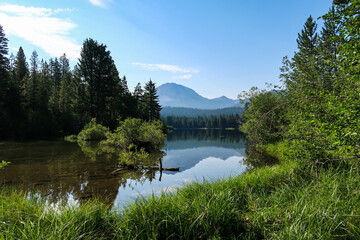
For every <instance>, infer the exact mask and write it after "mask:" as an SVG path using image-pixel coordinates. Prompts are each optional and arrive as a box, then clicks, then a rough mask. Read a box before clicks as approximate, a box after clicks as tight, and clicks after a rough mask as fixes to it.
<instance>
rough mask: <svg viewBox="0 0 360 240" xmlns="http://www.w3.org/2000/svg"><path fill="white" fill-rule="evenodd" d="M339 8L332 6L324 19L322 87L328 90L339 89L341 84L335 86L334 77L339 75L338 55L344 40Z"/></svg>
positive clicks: (321, 36)
mask: <svg viewBox="0 0 360 240" xmlns="http://www.w3.org/2000/svg"><path fill="white" fill-rule="evenodd" d="M337 15H338V13H337V8H335V7H332V8H331V9H330V10H329V12H328V14H326V15H325V16H324V17H323V19H324V26H323V28H322V31H321V34H320V38H319V39H320V42H319V66H320V70H321V71H322V74H321V84H322V89H323V90H325V91H328V92H332V91H337V90H338V89H340V88H341V86H335V81H334V79H335V78H336V77H337V75H338V70H339V67H338V66H337V57H338V54H339V46H340V44H341V43H342V42H343V41H344V40H343V39H342V37H341V35H340V26H341V25H340V23H339V21H338V20H337V18H338V17H337Z"/></svg>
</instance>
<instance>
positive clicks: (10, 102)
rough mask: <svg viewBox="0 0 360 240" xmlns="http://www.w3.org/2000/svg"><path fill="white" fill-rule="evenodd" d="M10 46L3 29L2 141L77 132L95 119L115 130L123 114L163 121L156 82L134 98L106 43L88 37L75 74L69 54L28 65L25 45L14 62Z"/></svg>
mask: <svg viewBox="0 0 360 240" xmlns="http://www.w3.org/2000/svg"><path fill="white" fill-rule="evenodd" d="M7 43H8V40H7V39H6V37H5V34H4V32H3V29H2V26H0V138H4V139H9V138H10V139H11V138H20V139H37V138H49V137H58V136H64V135H67V134H74V133H77V132H79V131H80V130H81V129H82V128H83V127H84V125H85V124H86V123H87V122H89V121H90V120H91V118H96V119H97V120H98V122H99V123H101V124H102V125H103V126H106V127H109V128H110V129H115V128H116V127H117V123H118V118H119V116H120V117H121V118H122V119H126V118H129V117H138V118H142V119H146V120H148V119H154V120H155V119H158V118H159V114H158V112H159V111H160V109H161V107H160V105H159V104H158V100H157V96H156V88H155V84H154V83H153V82H151V81H150V82H149V83H148V85H147V87H146V91H145V92H144V91H142V89H141V86H140V85H138V86H137V90H136V95H135V94H134V95H132V94H131V93H130V91H129V90H128V86H127V80H126V77H125V76H124V77H122V78H120V77H119V72H118V70H117V68H116V66H115V63H114V61H113V59H112V57H111V54H110V51H108V50H107V47H106V46H105V45H104V44H100V43H98V42H97V41H95V40H93V39H86V40H85V41H84V44H83V47H82V51H81V56H80V59H79V62H78V64H77V65H76V66H75V68H74V70H71V69H70V65H69V60H68V59H67V57H66V55H65V54H63V55H62V56H61V57H60V58H54V59H50V60H49V61H48V62H46V61H44V60H39V59H38V55H37V53H36V51H34V52H33V53H32V56H31V58H30V64H28V63H27V61H26V56H25V53H24V50H23V49H22V47H20V48H19V51H18V53H17V55H16V58H15V57H14V56H13V57H12V60H11V64H9V59H8V57H7V53H8V47H7Z"/></svg>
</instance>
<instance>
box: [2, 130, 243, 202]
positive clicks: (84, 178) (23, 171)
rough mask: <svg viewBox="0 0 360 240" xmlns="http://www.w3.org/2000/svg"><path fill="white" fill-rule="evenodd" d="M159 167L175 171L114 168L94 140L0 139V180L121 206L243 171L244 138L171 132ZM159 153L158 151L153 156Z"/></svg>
mask: <svg viewBox="0 0 360 240" xmlns="http://www.w3.org/2000/svg"><path fill="white" fill-rule="evenodd" d="M163 152H164V153H163V155H165V156H163V158H162V164H163V167H179V168H180V171H179V172H169V171H162V172H160V171H158V170H143V171H122V172H119V173H117V174H111V172H112V171H114V170H115V169H117V165H118V159H119V157H118V155H117V154H115V153H113V154H111V153H110V154H109V153H104V150H103V149H102V150H101V149H99V148H98V147H97V144H96V143H87V144H85V145H84V144H83V145H81V146H79V145H78V144H77V143H67V142H64V141H37V142H27V143H13V142H3V143H0V160H5V161H8V162H11V164H10V165H8V166H7V167H6V168H5V169H3V170H0V183H5V184H6V185H11V186H14V187H17V188H21V189H23V190H25V191H28V192H30V191H32V192H34V191H35V192H36V193H38V194H40V195H41V196H43V197H46V198H47V199H48V200H49V201H51V202H57V201H59V200H65V201H68V202H69V203H77V202H81V201H83V200H86V199H90V198H94V197H98V198H100V199H101V201H103V202H106V203H108V204H111V205H113V206H114V207H122V206H123V205H124V204H126V203H127V202H128V201H132V200H134V199H135V198H136V197H137V196H139V195H142V196H147V195H149V194H152V193H155V194H159V193H161V192H162V191H167V192H171V191H174V190H175V189H176V188H178V187H180V186H182V185H184V184H186V183H189V182H192V181H203V179H206V180H210V181H213V180H216V179H219V178H226V177H228V176H234V175H237V174H240V173H242V172H244V171H245V169H246V167H247V166H246V165H245V164H244V163H243V156H244V154H245V140H244V138H243V137H242V135H241V134H240V133H239V132H237V131H220V130H190V131H174V132H172V133H170V134H168V136H167V142H166V146H165V148H164V149H163ZM155 157H157V158H160V156H155Z"/></svg>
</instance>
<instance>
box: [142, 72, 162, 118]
mask: <svg viewBox="0 0 360 240" xmlns="http://www.w3.org/2000/svg"><path fill="white" fill-rule="evenodd" d="M158 98H159V96H158V95H157V90H156V87H155V83H153V81H151V79H150V81H149V82H147V83H146V85H145V92H144V98H143V101H144V103H145V118H146V119H147V120H150V121H152V120H159V119H160V110H161V106H160V104H159V100H158Z"/></svg>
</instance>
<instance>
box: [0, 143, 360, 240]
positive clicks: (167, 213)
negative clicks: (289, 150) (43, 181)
mask: <svg viewBox="0 0 360 240" xmlns="http://www.w3.org/2000/svg"><path fill="white" fill-rule="evenodd" d="M269 149H270V150H271V149H272V150H273V154H279V153H278V152H276V147H274V146H272V147H271V146H270V147H269ZM279 156H281V154H280V155H279ZM359 170H360V169H359V165H358V163H356V162H343V163H340V164H337V165H336V166H333V167H331V166H330V167H328V168H327V169H316V170H308V169H306V170H303V168H302V167H300V165H298V164H296V163H287V162H283V163H281V164H279V165H276V166H271V167H269V166H267V167H263V168H260V169H256V170H250V171H249V172H247V173H245V174H243V175H242V176H237V177H232V178H229V179H224V180H219V181H217V182H214V183H209V182H203V183H192V184H190V185H187V186H185V187H183V188H181V189H179V190H178V191H177V192H176V193H174V194H162V195H161V196H150V197H148V198H139V199H137V200H136V201H135V202H134V203H133V204H130V205H128V206H126V207H125V209H124V210H123V211H121V212H115V211H110V210H109V209H108V207H107V206H105V205H103V204H101V203H99V202H96V201H95V202H94V201H93V202H88V203H86V204H83V205H81V206H79V207H64V208H62V209H61V211H56V210H54V209H52V208H49V207H47V206H46V203H45V202H44V201H43V200H41V199H39V198H36V197H34V196H33V197H28V196H26V195H24V194H22V193H19V192H17V191H14V190H9V189H3V190H2V192H1V193H0V239H360V187H359V186H360V171H359Z"/></svg>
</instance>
